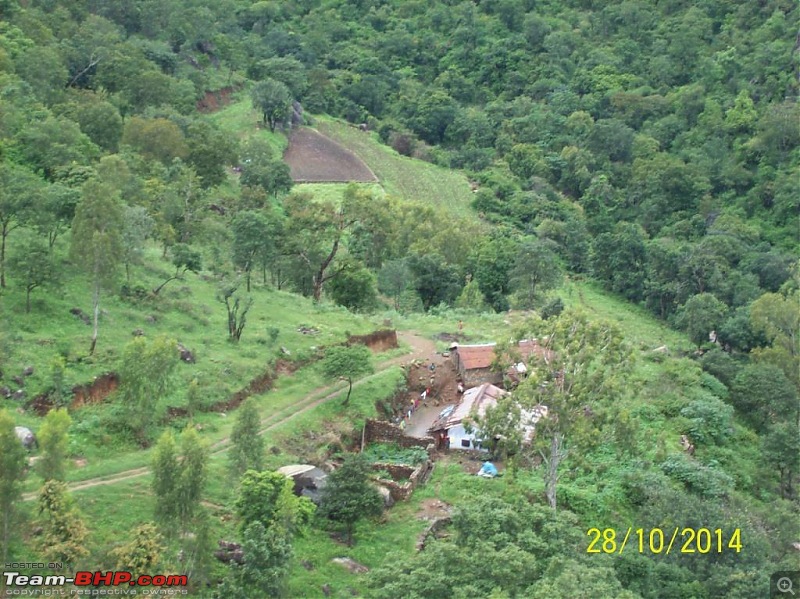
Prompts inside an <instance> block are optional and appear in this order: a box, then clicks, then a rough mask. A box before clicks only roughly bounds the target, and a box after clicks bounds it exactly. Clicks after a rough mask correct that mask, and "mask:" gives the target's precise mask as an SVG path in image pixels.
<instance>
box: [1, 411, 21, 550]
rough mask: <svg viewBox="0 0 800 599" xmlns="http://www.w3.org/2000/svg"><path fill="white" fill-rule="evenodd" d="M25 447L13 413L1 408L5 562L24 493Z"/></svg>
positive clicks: (2, 508) (2, 510)
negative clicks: (20, 439) (15, 430)
mask: <svg viewBox="0 0 800 599" xmlns="http://www.w3.org/2000/svg"><path fill="white" fill-rule="evenodd" d="M26 465H27V464H26V459H25V449H24V448H23V447H22V443H20V442H19V439H17V435H16V433H15V432H14V420H13V419H12V418H11V415H10V414H9V413H8V412H7V411H5V410H0V517H2V519H3V538H2V541H3V563H4V564H5V563H6V562H7V561H8V559H7V558H8V544H9V541H10V540H11V533H12V531H13V526H14V516H15V514H14V508H15V507H16V506H17V505H19V500H20V496H21V495H22V489H21V486H22V480H23V479H24V478H25V468H26Z"/></svg>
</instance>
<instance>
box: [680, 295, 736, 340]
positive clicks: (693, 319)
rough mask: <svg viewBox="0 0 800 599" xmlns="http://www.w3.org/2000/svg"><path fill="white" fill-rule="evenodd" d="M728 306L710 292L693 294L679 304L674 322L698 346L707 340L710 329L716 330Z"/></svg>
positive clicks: (722, 320) (720, 324)
mask: <svg viewBox="0 0 800 599" xmlns="http://www.w3.org/2000/svg"><path fill="white" fill-rule="evenodd" d="M727 311H728V308H727V306H726V305H725V304H723V303H722V302H721V301H719V300H718V299H717V298H716V297H714V295H712V294H711V293H700V294H698V295H693V296H692V297H690V298H689V299H688V300H686V303H685V304H684V305H683V306H681V308H680V309H679V310H678V313H677V315H676V317H675V323H676V324H677V325H678V326H679V327H680V328H682V329H683V330H684V331H686V332H687V333H689V337H691V339H692V341H694V342H695V343H696V344H697V346H698V347H700V346H701V345H702V344H703V343H705V342H707V341H708V335H709V333H711V331H718V330H719V328H720V327H721V326H722V323H723V322H724V319H725V314H726V313H727Z"/></svg>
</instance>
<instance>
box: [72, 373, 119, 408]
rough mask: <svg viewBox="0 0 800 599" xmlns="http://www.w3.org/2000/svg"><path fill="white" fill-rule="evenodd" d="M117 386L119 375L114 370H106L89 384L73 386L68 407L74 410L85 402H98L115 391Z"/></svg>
mask: <svg viewBox="0 0 800 599" xmlns="http://www.w3.org/2000/svg"><path fill="white" fill-rule="evenodd" d="M117 387H119V375H118V374H117V373H116V372H107V373H106V374H103V375H100V376H98V377H97V378H96V379H95V380H94V381H93V382H91V383H89V384H86V385H78V386H77V387H73V388H72V403H71V404H70V408H72V409H73V410H74V409H76V408H80V407H81V406H85V405H86V404H95V403H100V402H101V401H103V400H104V399H105V398H106V397H108V396H109V395H111V394H112V393H113V392H114V391H116V390H117Z"/></svg>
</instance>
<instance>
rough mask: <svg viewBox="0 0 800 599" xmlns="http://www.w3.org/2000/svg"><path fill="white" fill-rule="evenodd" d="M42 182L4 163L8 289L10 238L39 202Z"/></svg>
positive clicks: (2, 280) (1, 265) (0, 191)
mask: <svg viewBox="0 0 800 599" xmlns="http://www.w3.org/2000/svg"><path fill="white" fill-rule="evenodd" d="M41 187H42V183H41V181H40V180H39V179H38V177H36V176H35V175H34V174H33V173H31V172H30V171H28V170H26V169H23V168H21V167H18V166H12V165H11V164H9V163H6V162H3V163H0V288H5V286H6V248H7V243H8V236H9V235H10V234H11V232H12V231H13V230H14V229H16V228H18V227H19V226H20V225H22V223H23V222H25V220H26V218H27V217H28V215H29V213H30V212H31V211H32V210H33V207H34V206H35V205H36V203H37V202H38V199H39V194H40V189H41Z"/></svg>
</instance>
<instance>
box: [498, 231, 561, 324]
mask: <svg viewBox="0 0 800 599" xmlns="http://www.w3.org/2000/svg"><path fill="white" fill-rule="evenodd" d="M509 275H510V283H511V286H512V287H513V288H515V289H516V290H517V292H518V293H519V294H520V296H521V299H522V306H524V307H527V308H530V307H533V306H534V304H535V302H536V300H537V298H538V297H539V296H538V294H541V293H543V292H545V291H547V290H548V289H552V288H553V287H556V286H557V285H558V284H559V283H560V282H561V278H562V276H563V275H562V270H561V265H560V264H559V263H558V258H557V257H556V255H555V254H554V253H553V252H552V251H551V250H550V248H548V247H547V245H546V244H544V243H542V242H539V241H528V242H525V243H523V244H522V245H521V246H520V248H519V250H517V257H516V260H515V261H514V266H513V267H512V268H511V270H510V272H509Z"/></svg>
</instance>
